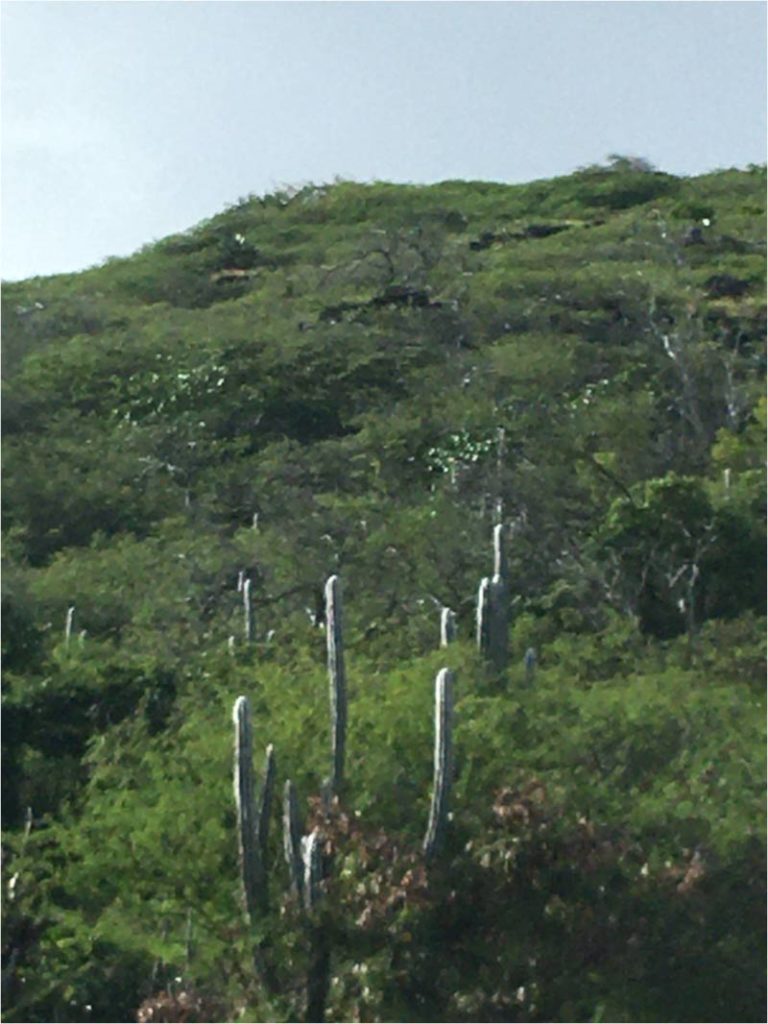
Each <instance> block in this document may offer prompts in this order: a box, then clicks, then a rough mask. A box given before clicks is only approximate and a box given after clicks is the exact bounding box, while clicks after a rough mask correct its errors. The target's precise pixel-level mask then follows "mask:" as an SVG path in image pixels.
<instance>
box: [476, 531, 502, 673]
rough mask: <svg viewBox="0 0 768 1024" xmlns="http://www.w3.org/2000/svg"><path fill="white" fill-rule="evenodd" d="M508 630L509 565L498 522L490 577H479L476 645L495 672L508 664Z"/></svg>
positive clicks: (494, 537)
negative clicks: (480, 578)
mask: <svg viewBox="0 0 768 1024" xmlns="http://www.w3.org/2000/svg"><path fill="white" fill-rule="evenodd" d="M508 631H509V567H508V564H507V556H506V551H505V547H504V527H503V526H502V525H501V524H499V525H498V526H496V527H494V530H493V576H492V577H491V578H490V579H489V578H488V577H484V578H483V579H482V580H481V582H480V589H479V591H478V595H477V646H478V649H479V650H480V652H481V654H482V655H483V657H484V658H486V659H487V660H488V661H489V662H490V663H491V664H492V665H493V667H494V669H496V671H497V672H502V671H503V670H504V669H505V668H506V666H507V634H508Z"/></svg>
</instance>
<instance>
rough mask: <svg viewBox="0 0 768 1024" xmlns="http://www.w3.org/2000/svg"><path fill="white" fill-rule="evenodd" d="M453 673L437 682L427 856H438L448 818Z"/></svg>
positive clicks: (444, 673)
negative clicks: (432, 779)
mask: <svg viewBox="0 0 768 1024" xmlns="http://www.w3.org/2000/svg"><path fill="white" fill-rule="evenodd" d="M453 680H454V677H453V672H451V670H450V669H447V668H443V669H440V671H439V672H438V674H437V678H436V680H435V765H434V783H433V786H432V805H431V807H430V809H429V823H428V825H427V832H426V835H425V837H424V844H423V848H424V856H425V858H426V859H427V860H429V859H430V858H431V857H433V856H434V854H435V853H436V851H437V850H438V848H439V846H440V842H441V840H442V837H443V833H444V831H445V824H446V821H447V817H448V801H449V799H450V790H451V772H452V743H451V734H452V719H453Z"/></svg>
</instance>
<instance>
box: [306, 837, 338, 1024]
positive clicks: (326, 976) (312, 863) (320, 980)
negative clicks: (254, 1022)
mask: <svg viewBox="0 0 768 1024" xmlns="http://www.w3.org/2000/svg"><path fill="white" fill-rule="evenodd" d="M322 841H323V837H322V835H321V833H320V831H319V830H318V829H314V830H313V831H312V832H311V833H310V835H308V836H305V837H304V839H302V841H301V845H302V859H303V861H304V909H305V911H306V913H307V925H308V937H309V968H308V971H307V995H306V1000H307V1002H306V1010H305V1013H304V1019H305V1020H306V1021H317V1022H319V1021H324V1020H325V1004H326V1001H327V999H328V989H329V987H330V980H331V944H330V936H329V934H328V929H327V928H326V927H325V926H324V925H323V923H322V921H317V920H314V919H313V912H314V911H315V910H316V909H317V903H318V900H319V898H320V882H321V880H322V876H323V858H322V851H321V846H322Z"/></svg>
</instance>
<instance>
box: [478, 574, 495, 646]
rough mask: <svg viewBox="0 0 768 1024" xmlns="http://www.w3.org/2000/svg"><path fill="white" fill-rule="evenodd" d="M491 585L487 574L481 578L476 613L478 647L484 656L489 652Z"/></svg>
mask: <svg viewBox="0 0 768 1024" xmlns="http://www.w3.org/2000/svg"><path fill="white" fill-rule="evenodd" d="M490 585H491V581H490V580H489V579H488V577H487V576H484V577H483V578H482V579H481V580H480V586H479V588H478V591H477V611H476V613H475V629H476V640H477V649H478V651H480V653H481V654H482V655H484V656H485V655H487V653H488V622H489V620H488V615H489V608H488V590H489V588H490Z"/></svg>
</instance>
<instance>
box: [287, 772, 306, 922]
mask: <svg viewBox="0 0 768 1024" xmlns="http://www.w3.org/2000/svg"><path fill="white" fill-rule="evenodd" d="M283 853H284V854H285V860H286V863H287V864H288V874H289V876H290V879H291V890H292V891H293V893H294V894H295V895H296V896H297V897H298V898H299V900H300V901H301V902H303V899H304V897H303V893H304V862H303V860H302V850H301V822H300V821H299V804H298V801H297V799H296V787H295V786H294V784H293V783H292V782H291V780H290V779H288V780H287V781H286V783H285V786H284V788H283Z"/></svg>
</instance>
